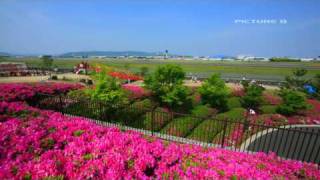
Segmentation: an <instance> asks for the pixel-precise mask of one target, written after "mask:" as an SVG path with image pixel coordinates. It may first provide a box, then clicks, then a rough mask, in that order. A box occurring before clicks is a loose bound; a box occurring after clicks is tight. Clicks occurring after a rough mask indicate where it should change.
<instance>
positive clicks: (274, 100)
mask: <svg viewBox="0 0 320 180" xmlns="http://www.w3.org/2000/svg"><path fill="white" fill-rule="evenodd" d="M263 99H264V101H265V102H266V103H267V104H270V105H279V104H280V103H281V102H282V100H281V97H279V96H276V95H273V94H270V93H266V92H265V93H263Z"/></svg>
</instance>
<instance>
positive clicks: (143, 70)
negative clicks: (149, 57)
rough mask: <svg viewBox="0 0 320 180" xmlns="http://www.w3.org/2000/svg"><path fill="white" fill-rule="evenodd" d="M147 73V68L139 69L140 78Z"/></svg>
mask: <svg viewBox="0 0 320 180" xmlns="http://www.w3.org/2000/svg"><path fill="white" fill-rule="evenodd" d="M148 72H149V68H148V67H146V66H142V67H140V75H141V76H145V75H147V74H148Z"/></svg>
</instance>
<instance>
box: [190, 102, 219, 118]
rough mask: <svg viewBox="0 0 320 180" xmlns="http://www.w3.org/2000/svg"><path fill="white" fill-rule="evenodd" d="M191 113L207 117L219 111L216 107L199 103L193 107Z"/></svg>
mask: <svg viewBox="0 0 320 180" xmlns="http://www.w3.org/2000/svg"><path fill="white" fill-rule="evenodd" d="M191 113H192V115H193V116H196V117H201V118H206V117H210V116H212V115H214V114H215V113H217V112H216V110H215V109H213V108H210V107H208V106H206V105H199V106H196V107H195V108H194V109H192V111H191Z"/></svg>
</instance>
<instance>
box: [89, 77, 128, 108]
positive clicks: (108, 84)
mask: <svg viewBox="0 0 320 180" xmlns="http://www.w3.org/2000/svg"><path fill="white" fill-rule="evenodd" d="M96 78H97V83H96V87H95V88H94V89H90V90H88V93H89V94H90V97H91V99H93V100H99V101H102V102H105V103H107V104H109V105H121V104H126V103H127V102H128V99H127V94H126V92H125V91H124V90H123V89H122V88H121V84H120V82H118V81H117V80H116V79H115V78H112V77H110V76H107V75H106V73H105V72H104V71H102V72H101V73H99V74H97V76H96Z"/></svg>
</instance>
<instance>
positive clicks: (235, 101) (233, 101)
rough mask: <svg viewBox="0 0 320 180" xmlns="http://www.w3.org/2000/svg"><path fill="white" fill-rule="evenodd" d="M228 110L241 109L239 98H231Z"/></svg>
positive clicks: (228, 102)
mask: <svg viewBox="0 0 320 180" xmlns="http://www.w3.org/2000/svg"><path fill="white" fill-rule="evenodd" d="M227 105H228V109H233V108H239V107H241V102H240V98H239V97H231V98H229V99H228V101H227Z"/></svg>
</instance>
